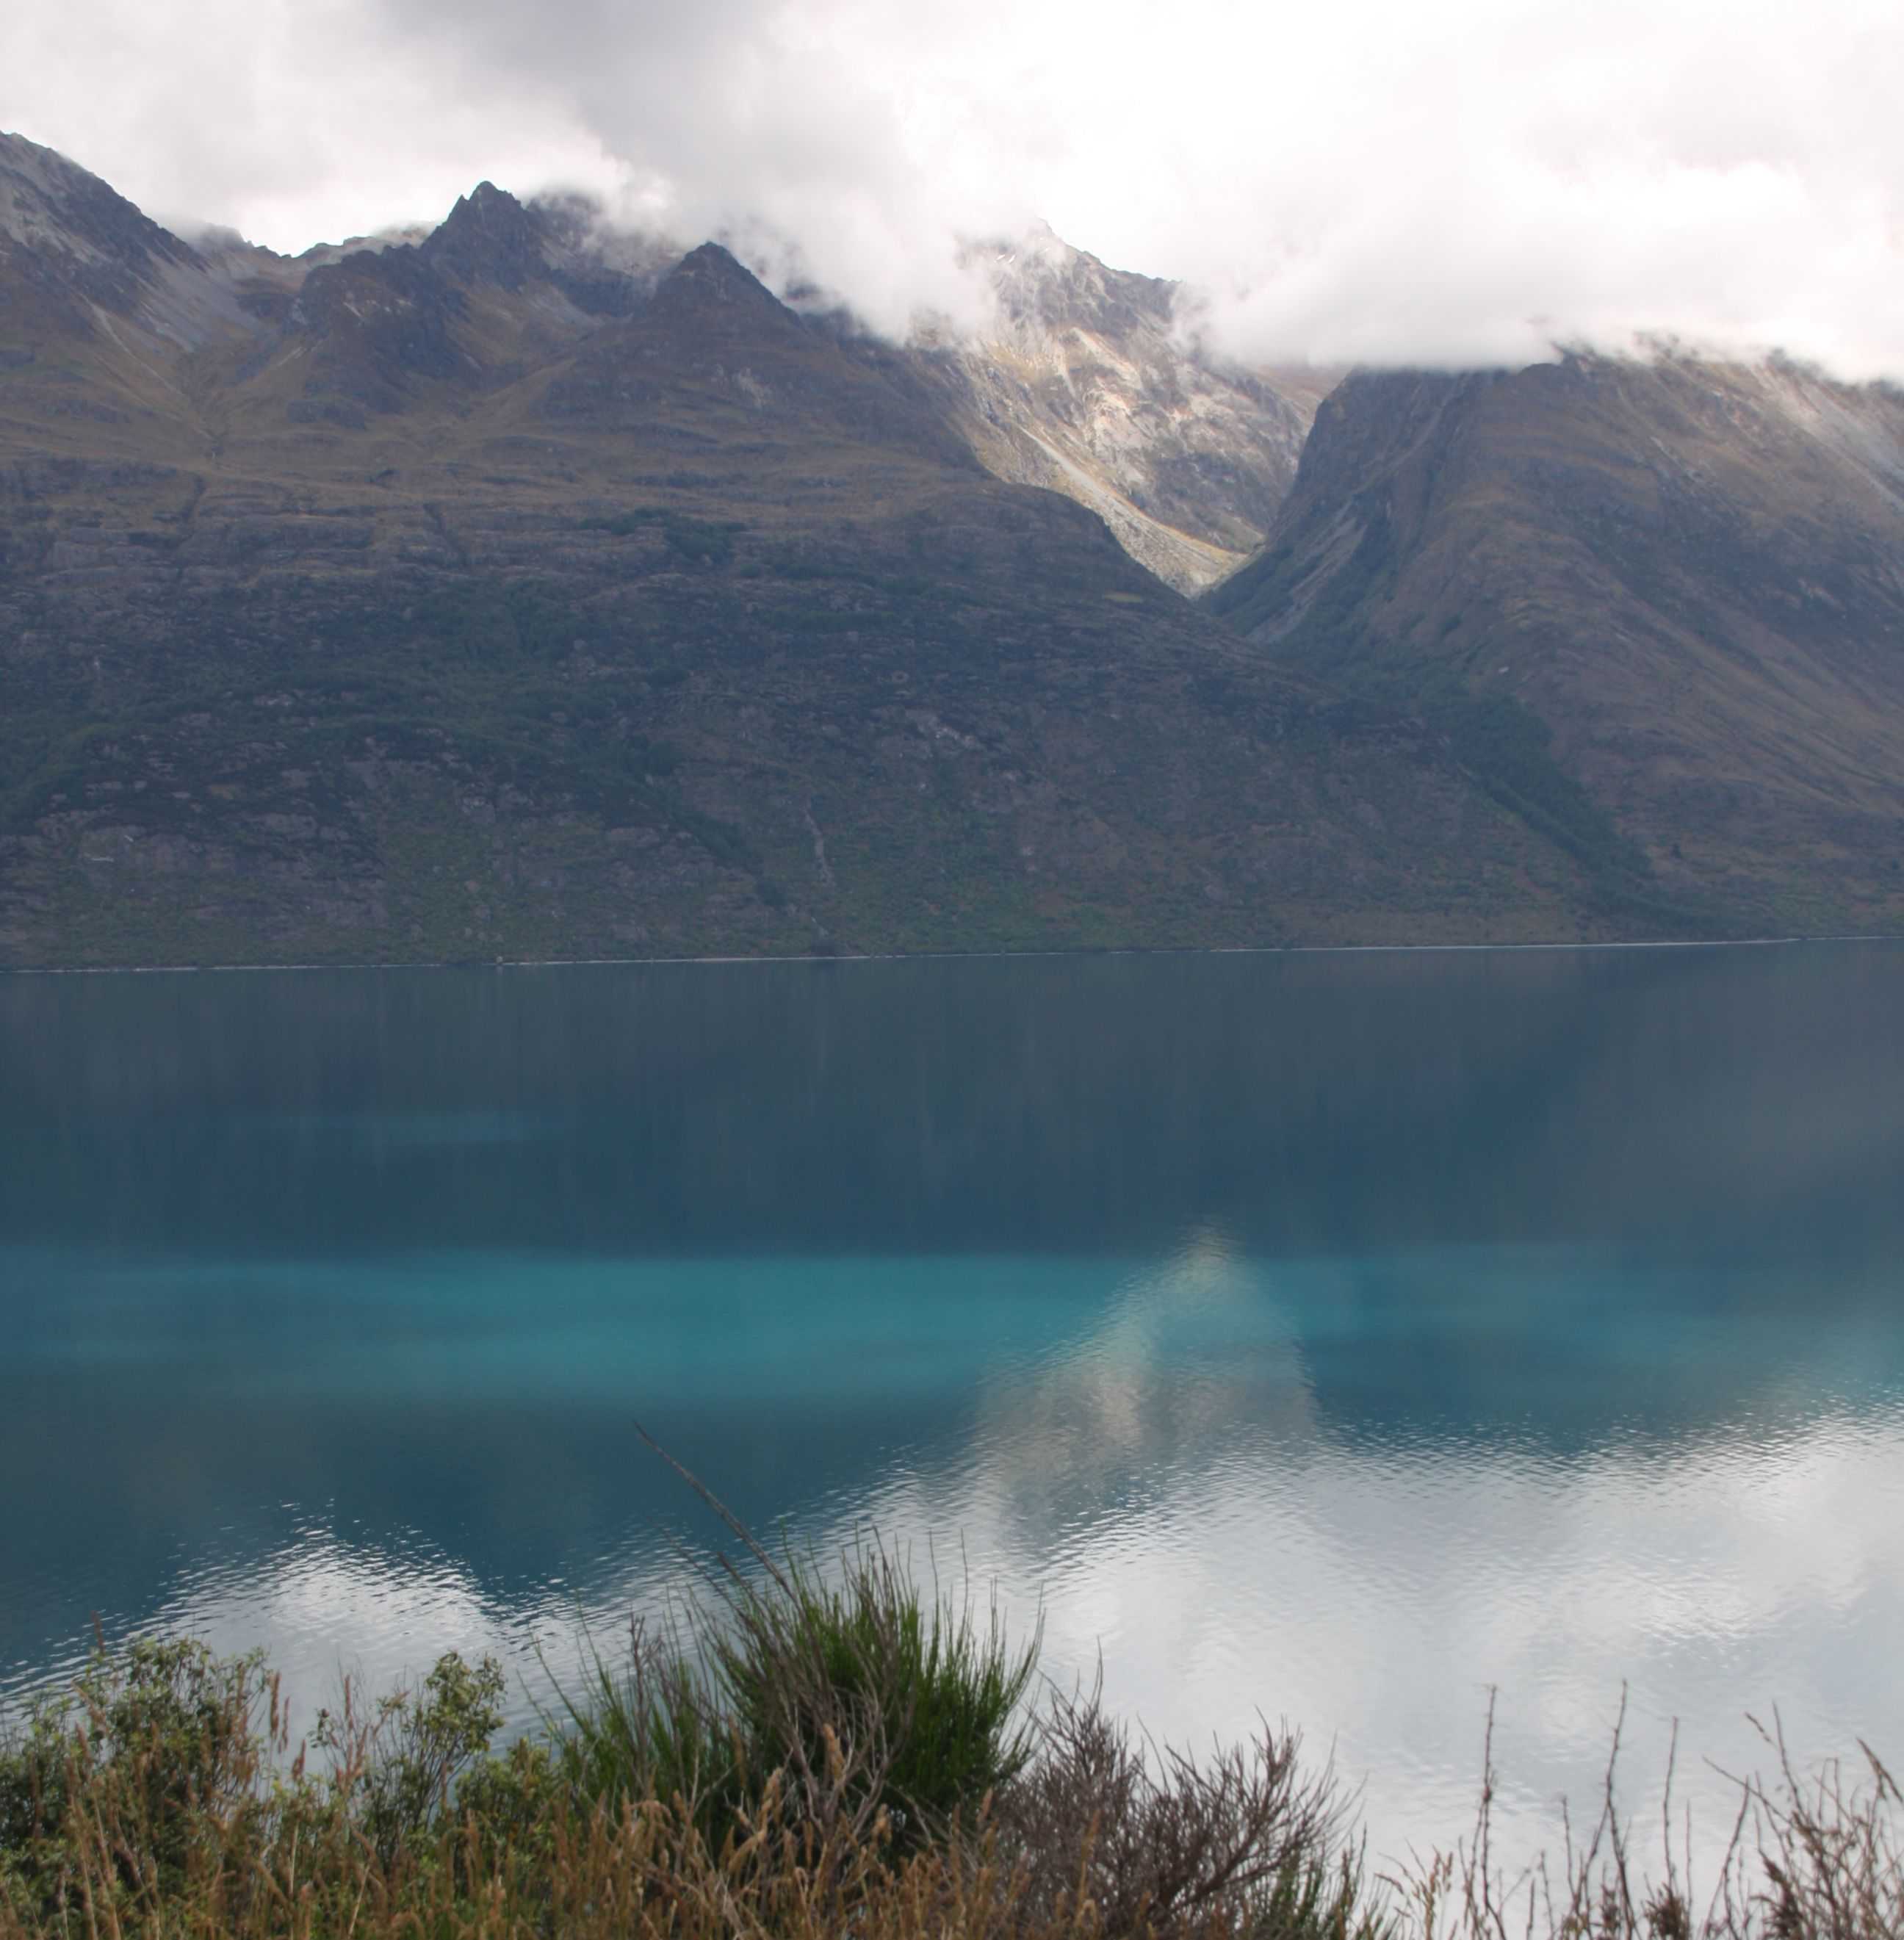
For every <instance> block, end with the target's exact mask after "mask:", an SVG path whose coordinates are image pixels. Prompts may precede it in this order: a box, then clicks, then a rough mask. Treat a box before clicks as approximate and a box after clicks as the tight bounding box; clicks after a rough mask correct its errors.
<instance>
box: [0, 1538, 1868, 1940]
mask: <svg viewBox="0 0 1904 1940" xmlns="http://www.w3.org/2000/svg"><path fill="white" fill-rule="evenodd" d="M760 1560H761V1561H763V1562H764V1563H766V1564H767V1569H766V1571H765V1573H764V1576H755V1575H748V1576H746V1577H745V1578H743V1576H742V1575H740V1572H730V1574H729V1575H728V1577H727V1578H726V1579H725V1588H724V1589H722V1590H719V1591H718V1593H717V1594H716V1595H715V1596H713V1597H712V1598H711V1599H709V1600H706V1601H704V1602H703V1603H701V1604H700V1605H697V1606H694V1608H693V1609H691V1610H690V1611H689V1612H687V1614H686V1616H685V1619H684V1622H683V1624H682V1626H681V1627H679V1628H677V1630H676V1631H674V1632H673V1633H671V1634H670V1635H668V1636H656V1635H655V1633H645V1634H644V1633H637V1634H636V1636H635V1638H634V1640H633V1649H632V1650H631V1652H630V1658H629V1661H628V1663H627V1665H626V1666H625V1667H620V1668H618V1669H614V1670H611V1669H610V1668H609V1667H606V1666H601V1667H600V1676H599V1677H598V1679H597V1685H596V1687H595V1688H591V1689H590V1691H587V1692H584V1693H579V1694H575V1695H574V1696H572V1698H571V1699H570V1700H569V1703H568V1706H567V1709H566V1713H565V1714H564V1715H563V1716H560V1717H559V1718H558V1719H555V1720H553V1721H551V1722H550V1724H549V1725H548V1728H546V1729H545V1731H542V1732H541V1733H539V1734H536V1735H534V1736H532V1737H527V1738H524V1739H523V1740H520V1741H518V1742H516V1743H512V1744H509V1745H508V1746H506V1747H505V1748H503V1749H494V1748H493V1747H494V1743H495V1740H496V1735H497V1733H498V1731H499V1728H500V1726H501V1723H502V1713H501V1710H500V1706H499V1699H500V1698H501V1695H502V1676H501V1674H500V1673H499V1671H497V1670H496V1668H495V1667H494V1666H493V1665H491V1664H487V1663H486V1664H482V1665H480V1666H477V1667H471V1666H469V1665H468V1664H465V1663H464V1662H463V1661H462V1660H461V1659H460V1658H456V1657H453V1656H452V1657H448V1658H444V1659H443V1660H442V1661H441V1662H440V1663H439V1664H438V1665H437V1667H436V1668H435V1670H433V1671H432V1673H431V1674H430V1676H429V1678H427V1679H426V1680H424V1682H423V1683H422V1684H421V1685H420V1686H418V1687H417V1688H413V1689H410V1690H407V1691H398V1692H395V1693H393V1694H390V1695H389V1696H386V1697H385V1698H382V1699H380V1700H379V1701H376V1702H374V1703H372V1704H368V1705H366V1704H362V1702H360V1701H359V1699H358V1698H356V1697H355V1696H354V1695H351V1696H347V1698H346V1702H345V1704H344V1705H343V1709H342V1711H341V1713H340V1714H339V1715H337V1716H326V1717H325V1718H323V1719H322V1720H321V1722H320V1725H319V1728H318V1729H317V1731H316V1732H315V1733H314V1734H313V1737H312V1738H311V1739H310V1741H309V1742H307V1743H301V1744H299V1745H297V1746H295V1747H294V1746H292V1745H291V1743H290V1742H289V1740H288V1731H287V1725H286V1722H285V1719H286V1711H285V1706H284V1704H283V1703H282V1697H281V1693H280V1691H279V1685H278V1682H277V1680H276V1678H275V1677H274V1676H272V1675H270V1673H269V1672H268V1670H267V1669H266V1667H264V1664H262V1663H261V1661H259V1660H258V1659H257V1658H236V1659H220V1658H216V1657H215V1656H213V1655H212V1654H211V1653H210V1652H209V1651H207V1650H206V1649H204V1648H203V1646H200V1645H197V1644H194V1643H190V1642H172V1643H142V1644H139V1645H136V1646H133V1649H131V1650H130V1652H127V1653H125V1654H124V1655H121V1656H120V1657H118V1658H107V1657H106V1656H105V1655H103V1654H102V1655H101V1656H100V1657H99V1658H98V1659H97V1660H96V1661H95V1663H94V1664H93V1666H92V1667H91V1668H90V1670H88V1671H87V1673H86V1674H85V1675H84V1676H82V1677H81V1679H79V1680H78V1682H77V1683H76V1685H75V1687H74V1688H73V1689H72V1691H70V1692H69V1693H68V1694H66V1695H65V1696H63V1698H57V1699H55V1700H53V1701H50V1702H46V1703H43V1704H41V1705H40V1706H39V1707H38V1708H37V1709H35V1710H33V1711H32V1712H31V1713H29V1714H28V1715H26V1716H24V1717H23V1718H20V1719H16V1720H15V1721H14V1724H13V1725H12V1727H11V1729H10V1731H8V1734H7V1736H6V1737H5V1741H4V1743H0V1940H54V1936H58V1940H132V1936H133V1935H138V1936H141V1940H278V1936H284V1940H319V1936H326V1940H328V1936H332V1935H335V1936H339V1937H340V1940H425V1936H427V1940H517V1936H520V1940H542V1936H550V1937H551V1940H553V1936H557V1935H560V1936H564V1940H566V1936H571V1935H573V1936H576V1940H591V1936H595V1935H600V1936H603V1940H607V1936H609V1935H616V1936H641V1940H647V1936H654V1940H662V1936H668V1940H673V1936H681V1940H714V1936H716V1935H719V1936H724V1937H725V1936H730V1935H731V1936H745V1937H746V1940H751V1936H756V1935H758V1936H761V1940H767V1936H773V1937H774V1940H820V1936H822V1935H825V1936H827V1940H836V1936H847V1935H851V1936H857V1940H994V1936H996V1940H1060V1937H1062V1940H1140V1936H1146V1937H1148V1940H1898V1936H1899V1935H1904V1865H1901V1863H1900V1850H1899V1828H1900V1824H1901V1823H1904V1800H1900V1797H1899V1791H1898V1788H1897V1786H1896V1783H1895V1782H1894V1781H1893V1780H1892V1778H1891V1777H1890V1774H1889V1773H1888V1771H1887V1770H1886V1769H1885V1768H1884V1765H1882V1764H1881V1762H1879V1761H1878V1759H1877V1757H1876V1756H1875V1754H1872V1753H1871V1752H1868V1751H1867V1752H1865V1754H1864V1759H1863V1765H1861V1766H1860V1768H1858V1770H1857V1771H1856V1772H1855V1773H1853V1774H1846V1773H1845V1772H1844V1771H1841V1770H1840V1769H1838V1768H1835V1767H1832V1768H1826V1769H1825V1770H1823V1771H1820V1772H1817V1773H1815V1774H1803V1773H1801V1772H1799V1771H1797V1770H1796V1769H1795V1768H1794V1767H1793V1762H1792V1761H1791V1759H1790V1757H1789V1756H1788V1755H1787V1753H1786V1752H1785V1750H1784V1748H1783V1744H1782V1742H1781V1741H1780V1740H1779V1738H1778V1737H1777V1736H1776V1734H1772V1735H1770V1736H1768V1738H1767V1740H1766V1742H1767V1746H1768V1753H1769V1757H1770V1762H1771V1768H1772V1771H1773V1774H1774V1775H1773V1777H1772V1778H1771V1780H1769V1781H1761V1780H1756V1779H1753V1780H1744V1781H1741V1785H1740V1789H1739V1811H1738V1821H1737V1824H1736V1826H1735V1829H1734V1833H1733V1837H1732V1843H1731V1845H1730V1847H1729V1850H1728V1852H1727V1853H1726V1856H1725V1859H1724V1862H1723V1864H1722V1866H1721V1868H1719V1873H1718V1875H1717V1877H1716V1879H1715V1881H1714V1882H1713V1885H1712V1887H1711V1889H1710V1891H1709V1892H1708V1893H1707V1894H1706V1896H1704V1899H1703V1900H1701V1899H1698V1898H1697V1897H1696V1896H1695V1893H1694V1890H1693V1884H1692V1879H1691V1876H1690V1871H1691V1869H1690V1865H1689V1862H1688V1861H1687V1860H1686V1857H1685V1855H1684V1850H1683V1841H1682V1842H1681V1844H1680V1848H1679V1850H1678V1852H1677V1856H1676V1853H1675V1848H1674V1838H1673V1826H1672V1819H1671V1786H1670V1775H1669V1783H1668V1790H1667V1794H1666V1798H1667V1804H1666V1807H1665V1823H1666V1829H1667V1833H1668V1838H1667V1842H1666V1852H1667V1858H1666V1860H1665V1864H1664V1877H1661V1878H1657V1879H1653V1878H1646V1877H1639V1876H1637V1874H1636V1872H1635V1869H1634V1865H1633V1863H1632V1860H1631V1850H1632V1843H1633V1841H1632V1833H1631V1826H1630V1825H1629V1824H1628V1823H1627V1822H1626V1821H1625V1820H1623V1819H1622V1816H1621V1815H1620V1813H1619V1811H1618V1810H1616V1807H1615V1804H1614V1790H1613V1767H1612V1764H1611V1763H1610V1766H1609V1771H1608V1778H1607V1783H1606V1791H1605V1795H1604V1798H1603V1800H1602V1801H1601V1803H1600V1811H1599V1814H1598V1816H1597V1820H1596V1821H1595V1822H1594V1825H1593V1826H1592V1828H1591V1830H1590V1831H1589V1832H1588V1833H1587V1834H1586V1835H1585V1837H1584V1838H1582V1839H1579V1840H1576V1838H1575V1837H1574V1836H1573V1832H1572V1829H1571V1828H1570V1827H1566V1826H1564V1827H1563V1829H1562V1831H1563V1841H1562V1846H1561V1850H1560V1853H1559V1854H1558V1856H1557V1857H1555V1859H1552V1861H1551V1862H1542V1863H1540V1864H1539V1865H1536V1866H1535V1867H1533V1868H1532V1869H1530V1870H1529V1871H1524V1872H1521V1873H1519V1874H1514V1875H1512V1876H1510V1875H1509V1874H1508V1873H1506V1871H1504V1870H1503V1868H1502V1867H1501V1866H1500V1864H1499V1863H1498V1862H1497V1857H1496V1855H1495V1853H1494V1850H1493V1848H1492V1845H1491V1824H1490V1822H1491V1811H1492V1801H1493V1795H1494V1781H1493V1775H1492V1772H1491V1771H1490V1772H1489V1774H1488V1777H1487V1782H1486V1783H1484V1786H1483V1789H1482V1795H1481V1801H1480V1807H1479V1811H1478V1818H1477V1822H1476V1826H1475V1832H1474V1833H1473V1835H1472V1837H1471V1838H1469V1840H1468V1841H1466V1842H1464V1843H1463V1844H1461V1845H1460V1847H1457V1849H1456V1850H1454V1851H1452V1852H1445V1853H1435V1854H1433V1855H1431V1856H1430V1857H1428V1858H1427V1859H1425V1860H1423V1861H1422V1862H1420V1863H1418V1864H1417V1865H1414V1867H1412V1868H1410V1869H1409V1870H1408V1871H1407V1872H1406V1873H1405V1874H1403V1875H1402V1876H1400V1877H1381V1876H1372V1875H1371V1874H1370V1873H1369V1871H1368V1869H1367V1868H1366V1866H1365V1862H1364V1858H1363V1854H1362V1848H1361V1847H1360V1845H1359V1843H1358V1842H1357V1841H1356V1838H1355V1836H1354V1833H1353V1826H1352V1825H1351V1823H1350V1818H1349V1815H1348V1813H1347V1810H1346V1807H1345V1803H1344V1799H1343V1797H1342V1795H1341V1792H1339V1790H1338V1788H1337V1787H1336V1786H1335V1783H1334V1780H1333V1778H1332V1775H1331V1774H1329V1773H1328V1772H1327V1771H1321V1772H1316V1771H1309V1770H1307V1769H1306V1768H1304V1765H1303V1763H1302V1762H1301V1758H1300V1755H1299V1746H1298V1743H1297V1742H1296V1740H1295V1739H1294V1738H1293V1737H1292V1736H1290V1735H1289V1734H1286V1733H1278V1732H1275V1731H1270V1730H1268V1729H1267V1728H1265V1730H1264V1731H1262V1733H1260V1734H1259V1736H1258V1737H1256V1740H1253V1742H1252V1743H1249V1744H1247V1745H1245V1746H1240V1747H1237V1748H1234V1749H1228V1750H1219V1752H1216V1753H1215V1754H1214V1755H1213V1756H1211V1757H1210V1758H1209V1759H1205V1760H1202V1761H1199V1760H1198V1759H1193V1758H1191V1757H1189V1756H1188V1755H1184V1754H1182V1753H1179V1752H1174V1751H1172V1750H1170V1749H1168V1748H1167V1747H1160V1746H1154V1745H1152V1744H1151V1743H1149V1742H1148V1741H1147V1740H1143V1739H1141V1738H1139V1737H1134V1736H1133V1734H1132V1733H1131V1731H1130V1729H1129V1728H1128V1727H1127V1726H1126V1725H1124V1724H1122V1723H1121V1722H1119V1721H1118V1720H1117V1719H1115V1718H1113V1717H1112V1716H1109V1714H1107V1713H1106V1711H1105V1710H1104V1709H1103V1706H1102V1704H1100V1701H1099V1700H1098V1696H1097V1692H1096V1691H1095V1690H1094V1689H1093V1690H1091V1691H1087V1692H1085V1693H1082V1694H1074V1695H1070V1696H1066V1695H1065V1694H1062V1693H1058V1692H1051V1693H1048V1694H1046V1696H1045V1698H1044V1699H1043V1700H1042V1703H1041V1704H1039V1705H1038V1706H1037V1707H1036V1708H1035V1709H1034V1708H1031V1707H1028V1706H1027V1703H1026V1701H1025V1700H1026V1698H1027V1679H1028V1677H1029V1670H1030V1658H1029V1655H1028V1654H1027V1653H1025V1652H1018V1653H1014V1652H1012V1650H1011V1649H1009V1648H1008V1646H1007V1645H1006V1643H1005V1640H1004V1639H1003V1638H1002V1636H1000V1634H999V1631H998V1629H997V1627H996V1624H995V1623H994V1624H993V1625H992V1626H991V1627H990V1629H989V1630H986V1629H981V1628H979V1627H975V1626H974V1624H972V1621H971V1615H970V1612H969V1610H967V1609H964V1608H963V1607H962V1606H957V1605H954V1604H953V1603H949V1602H947V1601H945V1600H941V1599H940V1598H939V1597H938V1596H937V1594H936V1593H935V1595H934V1596H933V1597H932V1598H927V1597H925V1596H923V1594H921V1593H920V1591H918V1589H917V1588H916V1587H915V1586H914V1584H913V1582H912V1581H911V1579H910V1577H909V1576H908V1575H907V1574H906V1572H905V1571H903V1570H902V1569H901V1568H899V1566H898V1565H897V1563H896V1562H895V1561H894V1560H893V1558H892V1557H890V1556H889V1554H887V1553H886V1552H885V1551H883V1550H881V1549H880V1548H878V1547H877V1545H873V1546H870V1547H868V1548H862V1549H860V1550H859V1551H855V1552H853V1554H850V1555H849V1556H847V1557H846V1558H844V1563H843V1569H842V1572H841V1574H840V1575H839V1576H838V1578H837V1579H835V1581H834V1582H832V1583H831V1585H827V1586H825V1587H822V1585H820V1584H819V1582H818V1580H817V1579H816V1578H815V1577H813V1575H811V1574H810V1573H809V1572H807V1570H805V1569H801V1568H798V1567H795V1566H793V1565H792V1564H791V1563H784V1562H777V1561H775V1560H774V1559H772V1558H768V1557H764V1555H762V1556H761V1559H760ZM1615 1749H1616V1755H1617V1743H1616V1748H1615Z"/></svg>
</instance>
